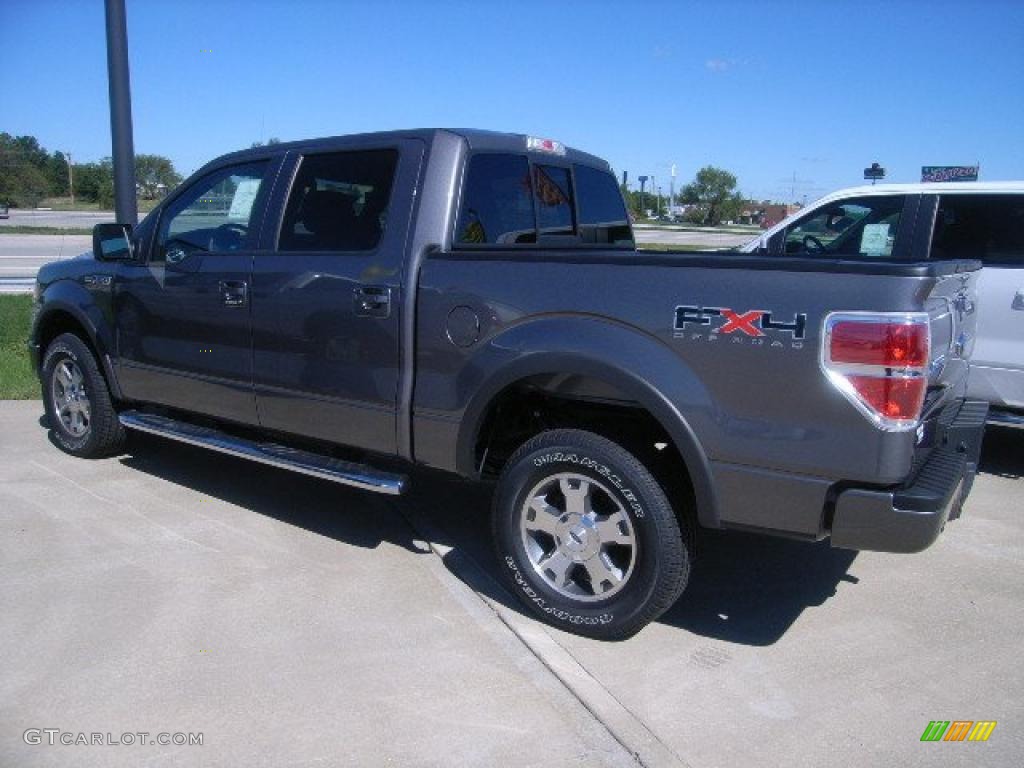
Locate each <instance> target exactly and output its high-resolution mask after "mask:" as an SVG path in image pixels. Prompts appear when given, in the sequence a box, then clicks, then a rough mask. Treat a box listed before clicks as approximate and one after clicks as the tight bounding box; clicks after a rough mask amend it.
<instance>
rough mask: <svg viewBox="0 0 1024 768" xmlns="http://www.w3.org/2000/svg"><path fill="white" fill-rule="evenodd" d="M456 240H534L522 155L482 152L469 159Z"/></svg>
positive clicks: (527, 168) (491, 242) (482, 242)
mask: <svg viewBox="0 0 1024 768" xmlns="http://www.w3.org/2000/svg"><path fill="white" fill-rule="evenodd" d="M455 240H456V242H458V243H463V244H473V245H515V244H517V243H535V242H537V230H536V225H535V223H534V213H533V185H532V184H531V183H530V165H529V163H528V162H527V160H526V156H525V155H510V154H484V155H475V156H474V157H473V158H472V159H471V160H470V161H469V168H468V170H467V172H466V184H465V191H464V192H463V198H462V209H461V211H460V212H459V222H458V224H457V226H456V228H455Z"/></svg>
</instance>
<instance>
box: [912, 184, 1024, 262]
mask: <svg viewBox="0 0 1024 768" xmlns="http://www.w3.org/2000/svg"><path fill="white" fill-rule="evenodd" d="M932 258H933V259H981V260H982V261H983V262H984V263H985V264H986V265H987V266H993V267H997V266H1017V267H1019V266H1024V195H944V196H943V197H942V198H941V199H940V200H939V210H938V212H937V213H936V215H935V231H934V232H933V234H932Z"/></svg>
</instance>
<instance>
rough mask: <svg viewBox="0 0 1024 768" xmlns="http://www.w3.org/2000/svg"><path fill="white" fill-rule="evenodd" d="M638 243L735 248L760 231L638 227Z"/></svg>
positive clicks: (636, 234)
mask: <svg viewBox="0 0 1024 768" xmlns="http://www.w3.org/2000/svg"><path fill="white" fill-rule="evenodd" d="M634 234H635V236H636V241H637V243H641V244H647V243H656V244H659V245H676V246H691V247H693V246H697V247H700V248H735V247H736V246H738V245H743V244H744V243H749V242H750V241H751V240H753V239H754V238H755V237H757V236H758V234H759V233H756V232H755V233H741V234H736V233H733V232H715V231H708V230H705V231H690V230H679V229H654V228H651V229H648V228H643V229H639V228H638V229H636V230H634Z"/></svg>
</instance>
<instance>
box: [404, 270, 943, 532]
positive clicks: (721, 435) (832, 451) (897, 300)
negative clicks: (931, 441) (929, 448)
mask: <svg viewBox="0 0 1024 768" xmlns="http://www.w3.org/2000/svg"><path fill="white" fill-rule="evenodd" d="M936 282H937V281H936V278H933V277H924V276H922V277H905V276H899V277H895V276H886V275H863V274H834V273H829V272H791V271H784V270H778V269H757V268H729V267H728V266H723V267H720V268H712V267H707V266H694V265H693V262H692V261H691V260H690V259H688V258H687V257H685V256H679V257H675V258H668V259H666V258H651V257H646V256H644V255H642V254H633V253H630V252H626V253H623V252H619V253H617V254H609V253H608V252H593V253H592V254H583V255H581V254H579V253H575V254H572V255H562V254H555V253H551V254H544V255H543V256H538V255H535V254H526V253H523V254H521V255H520V254H510V253H501V254H496V253H480V254H471V253H463V252H459V253H457V254H454V255H451V254H436V255H434V256H433V257H432V258H430V259H429V260H428V261H427V263H426V264H425V266H424V270H423V273H422V275H421V282H420V304H419V308H420V311H419V317H418V328H417V345H416V350H417V353H416V354H417V358H416V363H417V378H416V390H415V397H414V432H415V434H416V435H417V440H416V456H417V459H418V460H421V461H425V462H426V463H428V464H434V465H436V466H439V467H442V468H446V469H459V457H458V453H459V447H458V442H459V440H460V439H461V440H463V441H465V439H466V437H465V432H466V428H465V426H466V424H467V423H472V420H473V418H474V416H475V413H476V411H478V410H479V405H478V398H480V397H484V398H486V396H487V395H486V394H484V395H481V393H490V392H493V391H496V390H497V389H500V386H501V385H503V384H504V383H506V382H507V381H509V380H511V379H514V378H515V374H514V373H509V372H510V371H515V370H516V367H517V366H519V367H520V370H526V369H527V366H524V364H523V362H522V359H523V358H524V357H526V358H534V359H535V360H536V365H535V366H529V369H530V370H531V371H532V370H534V369H535V368H536V367H543V366H544V365H550V366H554V365H557V364H559V357H561V358H562V360H561V362H564V363H565V364H569V365H574V366H578V367H586V366H588V365H589V366H590V368H591V370H593V371H600V370H604V371H618V372H620V374H621V375H622V376H624V377H626V378H628V379H631V380H636V381H639V382H642V383H643V385H644V386H645V387H647V388H648V389H649V390H650V391H652V392H653V393H656V397H657V398H660V399H661V400H663V401H665V402H666V403H668V404H669V406H670V407H669V408H668V409H666V411H665V413H664V414H662V416H661V418H671V419H676V420H678V422H679V423H678V424H676V425H669V424H665V423H664V421H662V423H663V425H664V426H665V427H666V428H667V429H669V431H670V433H672V432H673V427H675V428H676V430H677V431H680V432H683V433H686V434H691V435H693V436H694V438H695V441H696V444H697V446H698V447H699V452H700V453H701V455H702V458H703V460H705V461H706V464H707V466H709V467H710V472H711V475H712V477H711V478H710V483H711V484H712V485H713V486H714V487H715V490H716V493H718V494H719V495H720V496H721V497H722V499H724V500H723V501H722V505H723V508H722V510H721V515H722V519H723V520H726V521H727V520H728V519H729V517H730V515H733V514H740V513H739V512H738V511H737V512H735V513H734V512H733V511H730V509H729V507H730V506H733V505H735V504H738V503H740V500H741V499H743V498H745V497H748V496H750V494H751V493H752V492H753V491H756V488H757V486H758V485H759V483H760V482H761V481H759V480H754V481H751V480H750V477H757V476H758V473H761V474H762V476H763V478H764V486H765V488H768V487H769V486H771V485H773V483H774V480H769V478H774V477H777V476H780V475H782V476H786V475H793V476H799V477H801V478H804V479H806V481H807V483H806V486H805V487H806V488H809V489H812V490H810V491H809V493H808V495H809V499H808V500H807V501H810V500H811V499H813V500H816V501H817V509H816V510H815V511H813V516H814V519H813V520H812V519H810V518H809V519H807V520H804V521H802V522H799V523H798V524H797V525H798V526H799V527H802V528H806V530H804V531H802V532H805V533H810V534H813V533H815V532H816V530H817V526H818V524H819V520H820V515H821V507H822V504H823V502H824V496H825V493H826V492H827V489H828V487H829V485H830V484H831V483H833V482H835V481H838V480H847V481H857V482H863V483H871V484H875V483H877V484H886V483H895V482H899V481H901V480H902V479H904V478H905V477H906V475H907V473H908V472H909V471H910V467H911V463H912V460H913V454H914V444H915V439H916V438H915V435H914V433H913V432H904V433H885V432H881V431H879V430H877V429H876V428H875V427H874V426H873V425H872V424H871V423H870V422H869V421H868V420H867V419H866V418H865V417H864V416H862V415H861V414H860V413H859V412H858V411H857V410H856V409H855V408H854V407H853V406H852V405H851V404H850V403H849V402H847V401H846V399H845V398H844V397H843V396H842V395H841V394H840V393H839V392H838V391H836V390H835V389H834V388H833V387H832V385H831V384H830V383H829V382H828V381H827V379H826V378H825V376H824V375H823V374H822V372H821V370H820V367H819V345H820V339H821V334H822V323H823V320H824V317H825V315H826V314H827V313H828V312H830V311H838V310H848V311H865V310H873V311H922V310H924V309H925V306H924V305H925V302H926V300H927V297H928V296H929V295H930V293H931V292H932V290H933V288H934V287H935V285H936ZM681 305H682V306H691V307H703V308H707V307H717V308H722V309H730V310H733V311H735V312H737V313H740V314H742V313H745V312H748V311H750V310H762V311H767V312H770V313H771V317H772V319H773V320H774V321H776V322H781V323H792V322H794V321H795V320H796V319H797V317H798V316H799V315H804V316H805V318H806V319H805V333H804V336H803V338H796V337H795V335H794V333H791V332H789V331H785V330H769V331H767V332H765V335H764V336H763V337H755V336H750V335H748V334H747V333H746V332H745V331H743V330H739V331H734V332H732V333H718V334H713V333H709V332H708V331H709V327H708V326H702V325H700V324H699V323H689V322H688V323H685V324H684V325H682V326H680V327H677V326H676V308H677V307H679V306H681ZM456 307H466V308H468V309H469V311H470V312H471V313H472V314H473V315H475V316H476V317H477V318H478V319H479V323H480V332H479V340H478V341H477V342H476V343H474V344H472V345H470V346H467V347H460V346H456V345H455V344H453V343H452V341H451V340H450V339H449V338H448V317H449V314H450V313H451V312H452V310H453V309H455V308H456ZM460 312H464V310H460ZM722 324H723V321H722V320H721V319H719V320H716V321H714V322H713V324H712V326H711V327H715V326H721V325H722ZM549 372H551V373H559V372H563V371H559V370H551V371H549ZM567 372H573V373H575V372H577V371H575V370H573V371H567ZM656 415H658V414H656ZM684 456H685V452H684ZM461 469H462V471H463V472H464V473H465V470H466V467H465V466H464V465H463V466H462V467H461ZM765 473H767V474H765ZM740 476H743V477H744V478H745V479H744V480H742V481H740V480H738V479H737V478H739V477H740ZM734 480H735V481H736V482H740V483H741V484H742V485H743V488H742V489H741V488H738V487H732V488H730V487H726V485H727V484H728V483H732V482H733V481H734ZM730 499H734V501H730ZM808 506H809V507H811V508H813V505H810V504H808ZM743 514H746V513H743ZM808 514H809V515H811V514H812V513H810V512H809V513H808ZM755 524H757V523H755Z"/></svg>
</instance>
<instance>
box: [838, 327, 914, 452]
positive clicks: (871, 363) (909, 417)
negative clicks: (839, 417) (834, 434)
mask: <svg viewBox="0 0 1024 768" xmlns="http://www.w3.org/2000/svg"><path fill="white" fill-rule="evenodd" d="M930 351H931V325H930V322H929V318H928V315H927V314H925V313H917V312H913V313H905V312H900V313H885V312H881V313H873V312H872V313H867V312H863V313H862V312H848V313H846V312H835V313H832V314H830V315H828V316H827V317H826V318H825V332H824V342H823V344H822V348H821V367H822V369H823V370H824V371H825V374H826V375H827V376H828V378H829V380H830V381H831V382H832V384H833V385H835V387H836V388H837V389H838V390H839V391H840V392H842V393H843V394H844V395H845V396H846V398H847V399H848V400H849V401H850V402H851V403H853V404H854V405H855V406H856V407H857V409H858V410H860V412H861V413H863V414H864V415H865V416H867V417H868V418H869V419H870V420H871V421H872V422H874V423H875V425H876V426H878V427H879V428H880V429H884V430H887V431H894V432H895V431H903V430H908V429H913V428H914V427H916V426H917V422H918V419H919V418H920V417H921V407H922V406H923V405H924V396H925V392H926V390H927V389H928V356H929V353H930Z"/></svg>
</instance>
